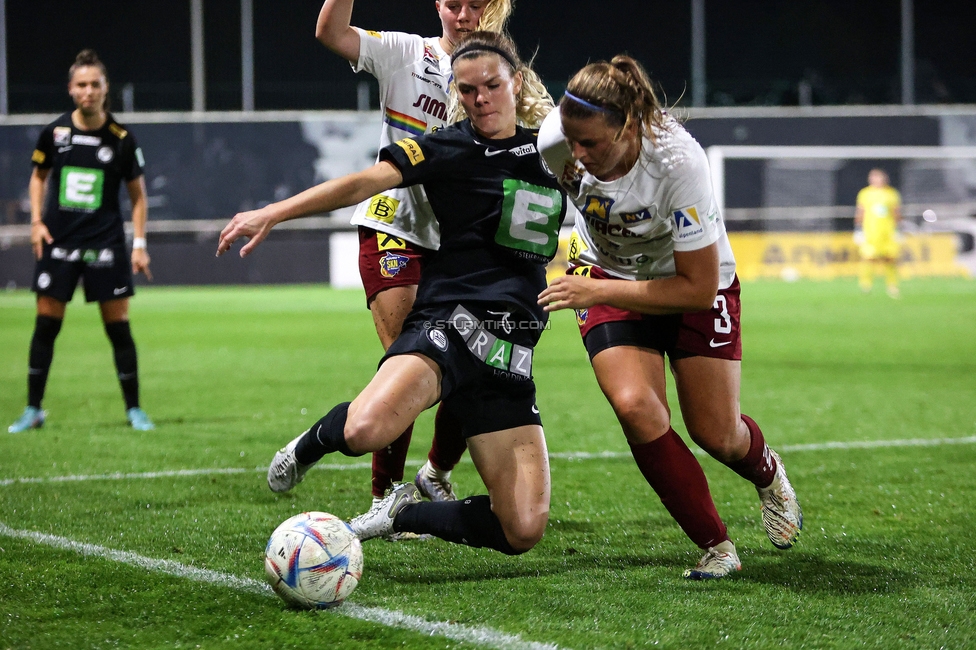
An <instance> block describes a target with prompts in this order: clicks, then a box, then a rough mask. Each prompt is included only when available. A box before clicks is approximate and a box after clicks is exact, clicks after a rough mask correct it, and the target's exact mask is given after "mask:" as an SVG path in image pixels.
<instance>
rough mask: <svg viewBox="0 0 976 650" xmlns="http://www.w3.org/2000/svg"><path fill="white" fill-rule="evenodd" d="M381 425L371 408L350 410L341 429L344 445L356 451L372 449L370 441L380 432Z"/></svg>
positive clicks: (362, 451) (361, 451)
mask: <svg viewBox="0 0 976 650" xmlns="http://www.w3.org/2000/svg"><path fill="white" fill-rule="evenodd" d="M382 426H383V423H382V421H381V419H380V418H378V417H376V416H375V415H374V414H373V413H372V412H371V409H358V410H356V411H355V412H353V411H352V410H350V412H349V414H348V415H347V416H346V424H345V426H344V427H343V430H342V432H343V437H344V438H345V440H346V446H347V447H349V449H350V450H351V451H355V452H358V453H364V452H367V451H373V449H372V447H371V441H373V440H375V439H376V438H377V437H378V434H381V433H382V432H381V427H382Z"/></svg>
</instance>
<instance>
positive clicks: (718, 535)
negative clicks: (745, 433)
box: [630, 429, 729, 548]
mask: <svg viewBox="0 0 976 650" xmlns="http://www.w3.org/2000/svg"><path fill="white" fill-rule="evenodd" d="M630 452H631V453H632V454H633V455H634V460H636V461H637V467H638V468H640V471H641V474H643V475H644V478H645V479H647V482H648V483H649V484H650V486H651V487H652V488H653V489H654V491H655V492H657V495H658V496H659V497H661V503H663V504H664V507H665V508H667V510H668V512H669V513H671V516H672V517H674V520H675V521H677V522H678V525H679V526H681V530H683V531H685V534H686V535H687V536H688V537H690V538H691V541H693V542H694V543H695V544H697V545H698V546H699V547H700V548H709V547H711V546H715V545H716V544H719V543H721V542H724V541H725V540H727V539H728V538H729V536H728V532H727V531H726V528H725V524H724V523H722V518H721V517H719V516H718V511H717V510H716V509H715V503H714V502H713V501H712V495H711V493H710V492H709V491H708V480H707V479H706V478H705V473H704V472H703V471H702V468H701V465H699V464H698V461H697V460H696V459H695V456H694V454H692V453H691V450H690V449H688V446H687V445H685V442H684V440H682V439H681V436H679V435H678V434H677V433H675V432H674V429H668V432H667V433H665V434H664V435H663V436H661V437H660V438H658V439H657V440H652V441H651V442H645V443H644V444H640V445H631V446H630Z"/></svg>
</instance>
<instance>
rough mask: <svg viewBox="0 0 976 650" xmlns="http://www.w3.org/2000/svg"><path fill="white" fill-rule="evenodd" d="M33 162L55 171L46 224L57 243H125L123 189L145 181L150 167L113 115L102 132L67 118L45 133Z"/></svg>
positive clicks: (46, 203) (50, 178)
mask: <svg viewBox="0 0 976 650" xmlns="http://www.w3.org/2000/svg"><path fill="white" fill-rule="evenodd" d="M31 160H32V161H33V163H34V165H35V166H37V167H38V168H39V169H49V170H51V172H50V174H49V175H48V182H47V195H46V197H45V200H44V210H43V220H44V225H46V226H47V229H48V230H49V231H50V232H51V236H52V237H54V243H55V244H57V245H59V246H91V247H96V248H99V247H111V246H121V245H124V244H125V233H124V231H123V229H122V214H121V212H120V210H119V189H120V187H121V184H122V181H123V180H124V181H126V182H128V181H131V180H133V179H135V178H139V177H140V176H142V174H143V167H144V166H145V162H144V161H143V158H142V150H140V149H139V147H138V145H137V144H136V141H135V138H134V137H133V136H132V134H131V133H129V132H128V131H127V130H126V129H124V128H123V127H122V126H121V125H120V124H118V123H117V122H116V121H115V119H113V117H112V115H111V114H109V115H108V119H106V120H105V124H104V125H102V128H100V129H98V130H96V131H83V130H81V129H79V128H77V127H75V126H74V124H73V123H72V122H71V113H65V114H64V115H62V116H61V117H59V118H58V119H56V120H55V121H54V122H51V123H50V124H48V125H47V126H46V127H45V128H44V130H43V131H41V135H40V137H39V138H38V139H37V148H36V149H35V150H34V155H33V156H32V157H31Z"/></svg>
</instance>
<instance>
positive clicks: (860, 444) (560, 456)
mask: <svg viewBox="0 0 976 650" xmlns="http://www.w3.org/2000/svg"><path fill="white" fill-rule="evenodd" d="M971 444H976V436H966V437H963V438H914V439H908V440H855V441H849V442H816V443H812V444H804V445H778V446H776V447H774V449H775V450H776V451H778V452H787V453H790V452H794V451H830V450H833V449H877V448H882V447H940V446H943V445H971ZM692 451H693V452H694V454H695V455H696V456H708V454H707V453H706V452H705V451H703V450H701V449H699V448H697V447H696V448H694V449H692ZM630 457H631V455H630V452H626V451H597V452H590V451H563V452H555V453H551V454H549V458H552V459H556V460H599V459H604V458H606V459H617V458H630ZM407 462H408V463H421V462H423V461H422V460H420V459H408V460H407ZM461 462H462V463H470V462H471V459H469V458H463V459H461ZM369 467H370V464H369V463H333V464H319V465H316V466H315V467H314V468H313V469H316V470H333V471H336V470H338V471H344V470H353V469H368V468H369ZM265 471H267V469H266V468H264V467H255V468H254V469H246V468H243V467H223V468H212V469H176V470H164V471H159V472H134V473H129V474H125V473H122V472H114V473H111V474H72V475H68V476H42V477H34V478H5V479H0V487H4V486H7V485H14V484H19V483H63V482H72V481H121V480H130V479H154V478H168V477H182V476H210V475H213V474H247V473H250V472H265Z"/></svg>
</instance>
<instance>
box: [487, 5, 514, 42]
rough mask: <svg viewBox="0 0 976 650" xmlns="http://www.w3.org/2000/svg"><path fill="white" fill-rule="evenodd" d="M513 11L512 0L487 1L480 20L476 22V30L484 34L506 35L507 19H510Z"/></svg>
mask: <svg viewBox="0 0 976 650" xmlns="http://www.w3.org/2000/svg"><path fill="white" fill-rule="evenodd" d="M514 9H515V2H514V0H488V4H487V5H486V6H485V10H484V12H483V13H482V14H481V20H479V21H478V29H479V30H481V31H484V32H496V33H498V34H504V33H506V31H507V30H508V19H509V18H511V17H512V11H513V10H514Z"/></svg>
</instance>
